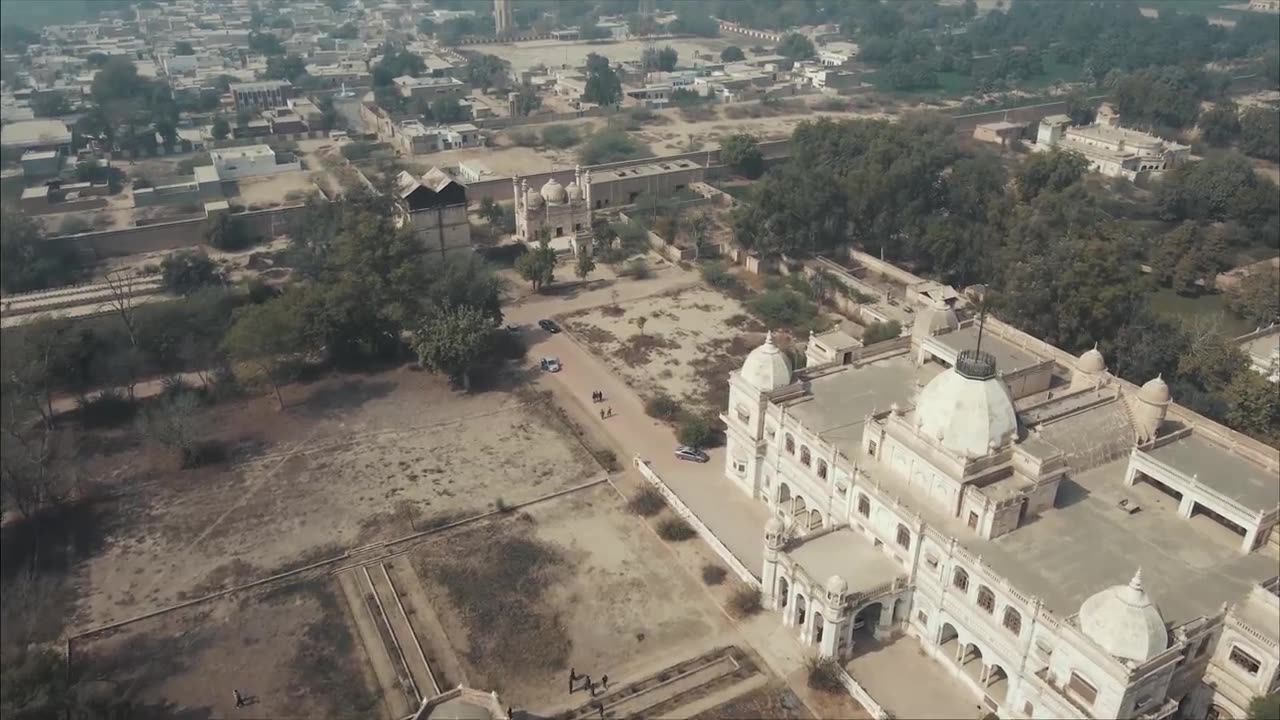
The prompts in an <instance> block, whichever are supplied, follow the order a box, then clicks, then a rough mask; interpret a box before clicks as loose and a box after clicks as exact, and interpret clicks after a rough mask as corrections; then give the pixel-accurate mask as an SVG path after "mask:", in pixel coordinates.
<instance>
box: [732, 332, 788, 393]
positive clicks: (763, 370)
mask: <svg viewBox="0 0 1280 720" xmlns="http://www.w3.org/2000/svg"><path fill="white" fill-rule="evenodd" d="M739 373H740V375H741V376H742V379H743V380H746V381H747V382H748V383H751V386H752V387H754V388H755V389H757V390H759V391H760V392H762V393H766V392H771V391H773V390H777V389H778V388H780V387H786V386H787V385H790V384H791V364H790V363H788V362H787V357H786V355H784V354H783V353H782V350H781V349H780V348H779V347H778V346H777V345H774V344H773V331H772V330H770V331H769V332H768V333H766V334H765V336H764V343H763V344H762V345H760V347H758V348H756V349H755V350H752V351H751V354H750V355H747V360H746V362H744V363H742V370H741V371H739Z"/></svg>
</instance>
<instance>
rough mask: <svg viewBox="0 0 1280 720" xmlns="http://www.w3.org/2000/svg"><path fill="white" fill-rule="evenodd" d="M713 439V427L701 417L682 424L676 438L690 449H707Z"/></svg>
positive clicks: (687, 420) (689, 419)
mask: <svg viewBox="0 0 1280 720" xmlns="http://www.w3.org/2000/svg"><path fill="white" fill-rule="evenodd" d="M711 437H712V430H711V425H710V423H708V422H707V421H706V420H704V419H703V418H700V417H691V418H688V419H686V420H685V421H684V422H682V423H680V429H679V430H678V431H677V432H676V438H677V439H678V440H679V441H680V444H682V445H688V446H689V447H695V448H700V447H706V446H707V445H708V444H709V443H710V441H711Z"/></svg>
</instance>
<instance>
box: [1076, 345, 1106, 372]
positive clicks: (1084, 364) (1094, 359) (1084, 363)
mask: <svg viewBox="0 0 1280 720" xmlns="http://www.w3.org/2000/svg"><path fill="white" fill-rule="evenodd" d="M1076 369H1077V370H1079V371H1080V372H1082V373H1088V374H1089V375H1097V374H1098V373H1101V372H1105V371H1106V369H1107V361H1106V360H1105V359H1104V358H1103V357H1102V353H1100V352H1098V346H1097V345H1094V346H1093V347H1092V348H1091V349H1089V350H1085V351H1084V354H1083V355H1081V356H1080V359H1079V360H1077V361H1076Z"/></svg>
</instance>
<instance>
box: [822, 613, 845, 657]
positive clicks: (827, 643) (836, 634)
mask: <svg viewBox="0 0 1280 720" xmlns="http://www.w3.org/2000/svg"><path fill="white" fill-rule="evenodd" d="M822 620H823V623H824V626H823V629H822V643H821V645H820V646H819V648H818V654H819V655H821V656H822V657H829V658H834V657H836V653H837V650H838V649H839V647H840V637H841V636H842V635H844V632H845V625H847V624H849V623H848V621H845V622H831V621H830V620H828V619H827V618H826V617H825V616H824V617H823V618H822Z"/></svg>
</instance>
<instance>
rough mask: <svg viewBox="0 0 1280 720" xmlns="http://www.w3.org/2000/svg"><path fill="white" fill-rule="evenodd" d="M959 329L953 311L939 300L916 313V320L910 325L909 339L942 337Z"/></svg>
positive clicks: (958, 323) (958, 322)
mask: <svg viewBox="0 0 1280 720" xmlns="http://www.w3.org/2000/svg"><path fill="white" fill-rule="evenodd" d="M959 327H960V321H959V320H958V319H957V318H956V312H955V310H952V309H951V308H950V307H948V306H947V304H946V303H944V302H942V301H941V300H939V301H937V302H936V303H934V304H933V307H930V308H926V309H924V310H921V311H920V312H918V313H916V320H915V322H914V323H913V324H912V325H911V337H913V338H915V339H916V340H923V339H924V338H927V337H933V336H934V335H942V334H943V333H948V332H951V331H952V330H956V329H958V328H959Z"/></svg>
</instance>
